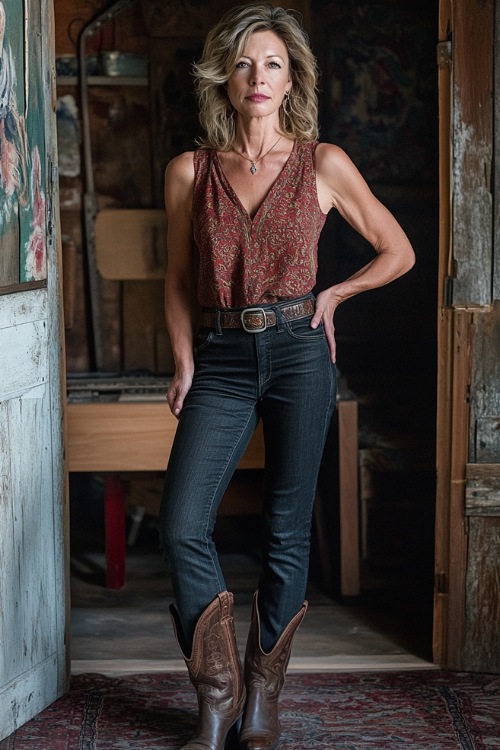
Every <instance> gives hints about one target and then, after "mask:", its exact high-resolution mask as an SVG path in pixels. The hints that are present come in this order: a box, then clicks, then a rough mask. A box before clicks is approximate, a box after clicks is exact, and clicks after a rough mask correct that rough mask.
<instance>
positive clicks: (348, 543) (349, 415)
mask: <svg viewBox="0 0 500 750" xmlns="http://www.w3.org/2000/svg"><path fill="white" fill-rule="evenodd" d="M338 412H339V483H340V491H339V495H340V590H341V593H342V596H346V597H350V596H359V592H360V576H359V555H360V549H359V498H358V403H357V401H355V400H352V401H347V400H345V401H344V400H342V401H339V403H338Z"/></svg>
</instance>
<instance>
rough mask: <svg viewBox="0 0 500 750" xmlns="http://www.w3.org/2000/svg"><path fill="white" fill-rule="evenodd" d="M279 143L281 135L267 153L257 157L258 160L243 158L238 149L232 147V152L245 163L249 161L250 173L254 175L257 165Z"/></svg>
mask: <svg viewBox="0 0 500 750" xmlns="http://www.w3.org/2000/svg"><path fill="white" fill-rule="evenodd" d="M280 141H281V135H280V137H279V138H278V140H277V141H276V143H273V145H272V146H271V148H270V149H269V151H266V153H265V154H262V156H259V158H258V159H250V158H249V157H248V156H245V154H242V153H241V151H238V149H236V148H234V146H233V151H234V152H235V153H237V154H238V156H241V157H242V158H243V159H246V160H247V161H249V162H250V172H251V173H252V174H255V173H256V171H257V164H258V163H259V161H262V159H263V158H264V157H265V156H267V155H268V154H270V153H271V151H272V150H273V148H275V146H277V145H278V143H279V142H280Z"/></svg>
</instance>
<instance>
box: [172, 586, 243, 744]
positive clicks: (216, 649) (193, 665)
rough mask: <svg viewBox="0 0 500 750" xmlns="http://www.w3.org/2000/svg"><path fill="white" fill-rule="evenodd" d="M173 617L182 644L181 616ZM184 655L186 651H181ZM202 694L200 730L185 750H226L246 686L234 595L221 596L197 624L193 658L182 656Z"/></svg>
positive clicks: (175, 630) (199, 716)
mask: <svg viewBox="0 0 500 750" xmlns="http://www.w3.org/2000/svg"><path fill="white" fill-rule="evenodd" d="M170 614H171V616H172V622H173V625H174V632H175V637H176V639H177V643H178V644H179V648H180V643H179V637H178V634H179V633H180V628H179V622H178V614H177V611H176V609H175V607H174V605H173V604H172V605H171V606H170ZM181 653H182V648H181ZM182 655H183V657H184V661H185V662H186V666H187V668H188V672H189V679H190V680H191V683H192V684H193V686H194V688H195V690H196V692H197V694H198V711H199V713H198V728H197V731H196V735H195V736H194V737H193V739H192V740H190V741H189V742H188V743H187V745H183V750H223V748H224V744H225V741H226V737H227V735H228V733H229V730H230V729H231V727H232V726H233V724H235V723H236V722H237V720H238V719H239V717H240V716H241V714H242V713H243V707H244V705H245V685H244V682H243V669H242V666H241V661H240V657H239V654H238V648H237V646H236V638H235V634H234V624H233V595H232V594H230V593H229V592H227V591H223V592H222V593H221V594H218V595H217V597H216V598H215V599H214V600H213V602H212V603H211V604H209V606H208V607H207V608H206V609H205V611H204V612H203V613H202V615H201V616H200V618H199V620H198V622H197V623H196V628H195V631H194V636H193V645H192V648H191V656H190V657H189V658H187V657H186V655H185V654H184V653H182Z"/></svg>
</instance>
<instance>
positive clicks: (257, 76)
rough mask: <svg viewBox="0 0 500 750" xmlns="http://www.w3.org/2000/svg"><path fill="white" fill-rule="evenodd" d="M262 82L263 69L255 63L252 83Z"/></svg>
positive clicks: (252, 69) (251, 76)
mask: <svg viewBox="0 0 500 750" xmlns="http://www.w3.org/2000/svg"><path fill="white" fill-rule="evenodd" d="M260 83H264V74H263V70H262V69H261V68H260V67H259V66H257V65H253V66H252V68H251V71H250V84H251V85H252V86H258V85H259V84H260Z"/></svg>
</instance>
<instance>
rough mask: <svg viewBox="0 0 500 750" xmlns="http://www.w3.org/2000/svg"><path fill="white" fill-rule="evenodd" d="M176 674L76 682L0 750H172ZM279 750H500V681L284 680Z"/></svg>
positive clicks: (177, 727) (396, 676) (407, 676)
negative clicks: (493, 749) (323, 749)
mask: <svg viewBox="0 0 500 750" xmlns="http://www.w3.org/2000/svg"><path fill="white" fill-rule="evenodd" d="M195 712H196V699H195V695H194V691H193V689H192V688H191V686H190V684H189V682H188V680H187V676H186V675H185V674H183V673H172V674H144V675H132V676H126V677H104V676H102V675H97V674H87V675H79V676H76V677H74V678H73V680H72V686H71V691H70V692H69V693H68V694H67V695H65V696H64V697H63V698H61V699H60V700H58V701H56V702H55V703H54V704H52V705H51V706H49V708H47V709H46V710H45V711H43V712H42V713H41V714H39V715H38V716H37V717H36V718H35V719H33V720H32V721H30V722H28V723H27V724H25V725H24V726H23V727H22V728H21V729H19V730H18V731H17V732H15V733H14V734H13V735H11V736H10V737H9V738H7V739H6V740H4V741H3V742H0V750H174V748H180V747H181V746H182V745H183V744H184V743H185V742H187V740H188V739H189V737H190V736H191V735H192V733H193V731H194V729H195V725H196V714H195ZM281 720H282V726H283V734H282V739H281V742H280V746H279V747H280V750H306V749H307V748H328V750H378V749H379V748H380V749H381V750H382V749H383V750H407V749H409V748H411V750H485V749H488V750H489V749H490V748H500V676H498V675H484V674H483V675H479V674H465V673H446V672H441V671H421V672H401V673H395V672H386V673H377V672H370V673H367V672H365V673H349V674H345V673H342V674H337V673H329V674H301V673H289V675H288V677H287V682H286V686H285V689H284V692H283V695H282V701H281Z"/></svg>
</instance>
